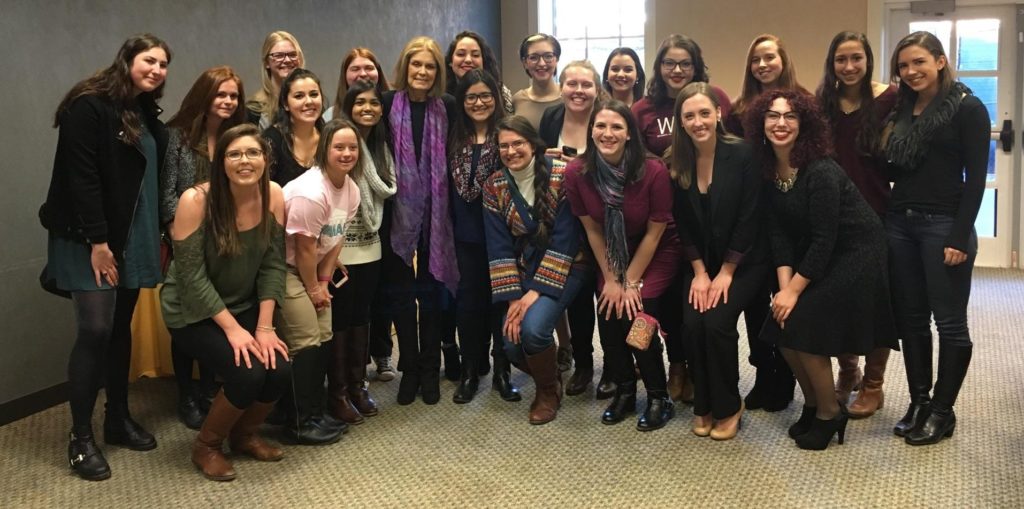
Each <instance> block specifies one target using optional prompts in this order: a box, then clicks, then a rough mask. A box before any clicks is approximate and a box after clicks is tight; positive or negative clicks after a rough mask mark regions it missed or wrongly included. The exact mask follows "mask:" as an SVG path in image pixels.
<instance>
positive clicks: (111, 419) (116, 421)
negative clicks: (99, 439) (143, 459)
mask: <svg viewBox="0 0 1024 509" xmlns="http://www.w3.org/2000/svg"><path fill="white" fill-rule="evenodd" d="M103 441H104V442H106V443H107V445H119V446H122V447H127V448H129V449H131V450H133V451H149V450H153V449H156V438H154V437H153V435H151V434H150V433H149V432H148V431H146V430H145V429H143V428H142V426H140V425H139V423H137V422H135V421H134V420H133V419H132V418H131V416H130V415H129V414H128V409H127V408H124V407H112V406H111V405H110V404H109V403H108V404H107V415H106V418H105V419H104V421H103Z"/></svg>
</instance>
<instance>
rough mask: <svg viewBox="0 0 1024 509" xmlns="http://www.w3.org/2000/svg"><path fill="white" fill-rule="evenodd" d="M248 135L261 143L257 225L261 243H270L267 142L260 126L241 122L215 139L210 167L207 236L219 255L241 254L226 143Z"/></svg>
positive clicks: (269, 159)
mask: <svg viewBox="0 0 1024 509" xmlns="http://www.w3.org/2000/svg"><path fill="white" fill-rule="evenodd" d="M245 137H250V138H252V139H254V140H256V142H257V143H259V144H260V149H262V150H263V175H262V176H260V181H259V184H257V185H258V186H259V191H260V201H261V202H262V204H261V206H260V210H261V211H262V214H261V216H262V218H263V219H262V220H261V221H260V224H259V226H258V227H257V228H259V234H260V239H262V242H263V245H267V244H269V243H270V231H271V224H270V222H271V221H275V219H274V217H273V214H272V213H271V212H270V163H271V154H270V143H268V142H267V140H265V139H263V137H262V136H260V129H259V127H256V126H255V125H253V124H241V125H237V126H235V127H232V128H231V129H228V130H227V131H225V132H224V134H222V135H221V137H220V139H218V140H217V146H216V148H215V149H214V151H213V162H212V163H211V166H210V194H209V195H208V196H207V197H206V221H207V223H208V225H209V228H210V230H209V231H210V235H211V236H212V238H213V242H214V245H215V246H217V254H218V255H219V256H227V257H233V256H238V255H239V254H241V253H242V243H241V241H240V240H239V238H238V225H237V223H236V222H235V221H236V218H237V216H238V207H237V205H236V204H235V196H234V195H233V194H231V182H230V181H229V180H228V174H227V171H226V169H225V166H226V164H227V163H226V158H227V157H226V156H227V151H228V146H229V145H231V143H233V142H234V141H235V140H237V139H239V138H245Z"/></svg>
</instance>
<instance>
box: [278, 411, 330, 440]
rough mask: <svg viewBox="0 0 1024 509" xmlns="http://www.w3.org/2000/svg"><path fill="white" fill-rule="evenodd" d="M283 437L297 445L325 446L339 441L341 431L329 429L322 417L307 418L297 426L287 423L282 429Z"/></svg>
mask: <svg viewBox="0 0 1024 509" xmlns="http://www.w3.org/2000/svg"><path fill="white" fill-rule="evenodd" d="M284 434H285V437H287V438H288V439H290V440H291V441H293V442H295V443H296V444H299V445H327V444H333V443H334V442H337V441H338V440H340V439H341V434H342V433H341V430H340V429H337V428H331V427H329V426H328V425H327V423H325V422H324V420H323V417H322V416H312V415H311V416H309V417H307V418H306V419H305V420H304V421H302V422H301V423H299V424H298V427H296V426H295V425H293V424H291V423H289V425H288V426H285V429H284Z"/></svg>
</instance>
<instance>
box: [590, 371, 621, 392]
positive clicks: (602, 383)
mask: <svg viewBox="0 0 1024 509" xmlns="http://www.w3.org/2000/svg"><path fill="white" fill-rule="evenodd" d="M607 372H608V371H607V369H606V370H604V371H602V372H601V379H600V380H598V381H597V388H595V389H594V397H595V398H597V399H608V398H610V397H612V396H614V395H615V392H616V386H615V382H613V381H612V380H611V378H609V377H608V375H607V374H606V373H607Z"/></svg>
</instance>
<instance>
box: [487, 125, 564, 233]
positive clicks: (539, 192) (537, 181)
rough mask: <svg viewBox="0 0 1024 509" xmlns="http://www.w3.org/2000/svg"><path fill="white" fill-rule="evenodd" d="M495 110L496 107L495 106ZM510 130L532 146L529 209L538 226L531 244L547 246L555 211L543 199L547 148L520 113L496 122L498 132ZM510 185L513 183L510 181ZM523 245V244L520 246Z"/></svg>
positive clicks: (548, 179) (548, 182)
mask: <svg viewBox="0 0 1024 509" xmlns="http://www.w3.org/2000/svg"><path fill="white" fill-rule="evenodd" d="M495 109H496V110H497V108H495ZM501 131H511V132H514V133H516V134H518V135H519V136H522V137H523V138H524V139H525V140H526V142H527V143H529V144H530V146H531V147H532V148H533V171H534V177H533V196H534V200H533V207H531V209H530V215H532V216H533V217H534V219H536V220H537V223H538V224H539V225H540V227H539V228H538V229H537V233H536V234H535V235H534V238H533V244H534V246H539V247H545V248H546V247H547V241H548V233H549V232H548V229H549V227H550V225H552V224H553V223H554V221H555V211H554V209H552V208H550V207H549V206H548V200H546V199H545V197H546V196H547V193H548V189H550V186H551V167H550V166H548V160H547V158H546V157H545V156H544V151H545V150H547V144H545V143H544V140H543V139H541V137H540V134H538V133H537V130H536V129H534V127H533V124H531V123H530V121H529V120H527V119H526V117H523V116H521V115H513V116H511V117H504V118H502V119H501V121H499V122H498V132H501ZM509 184H510V185H513V184H512V183H511V182H510V183H509ZM520 247H523V246H520Z"/></svg>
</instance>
